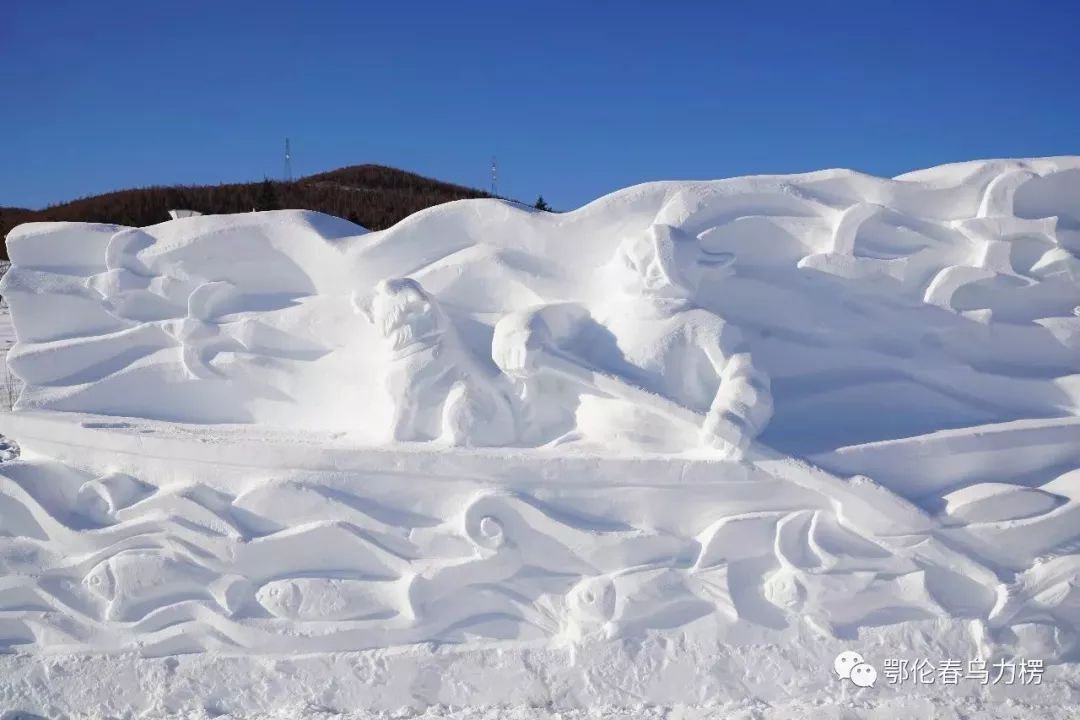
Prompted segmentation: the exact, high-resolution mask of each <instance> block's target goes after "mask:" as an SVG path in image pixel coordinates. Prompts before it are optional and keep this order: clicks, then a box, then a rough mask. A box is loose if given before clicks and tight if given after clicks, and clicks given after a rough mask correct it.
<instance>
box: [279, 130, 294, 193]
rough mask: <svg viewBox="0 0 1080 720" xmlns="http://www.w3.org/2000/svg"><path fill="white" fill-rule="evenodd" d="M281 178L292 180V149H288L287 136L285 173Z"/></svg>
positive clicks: (287, 180)
mask: <svg viewBox="0 0 1080 720" xmlns="http://www.w3.org/2000/svg"><path fill="white" fill-rule="evenodd" d="M281 179H282V180H284V181H285V182H292V150H291V149H289V138H285V174H284V177H282V178H281Z"/></svg>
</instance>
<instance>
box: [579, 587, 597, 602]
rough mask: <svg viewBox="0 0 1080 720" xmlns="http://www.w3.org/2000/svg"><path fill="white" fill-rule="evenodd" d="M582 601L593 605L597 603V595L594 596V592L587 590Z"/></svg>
mask: <svg viewBox="0 0 1080 720" xmlns="http://www.w3.org/2000/svg"><path fill="white" fill-rule="evenodd" d="M582 599H583V600H585V602H587V603H589V604H590V605H591V604H593V603H594V602H596V595H594V594H593V591H592V590H586V591H585V594H584V595H583V596H582Z"/></svg>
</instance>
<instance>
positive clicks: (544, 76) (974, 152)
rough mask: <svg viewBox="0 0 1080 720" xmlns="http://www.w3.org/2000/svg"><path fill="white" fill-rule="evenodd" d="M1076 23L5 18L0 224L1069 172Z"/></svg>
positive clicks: (903, 7)
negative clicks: (362, 180)
mask: <svg viewBox="0 0 1080 720" xmlns="http://www.w3.org/2000/svg"><path fill="white" fill-rule="evenodd" d="M1078 31H1080V2H1076V1H1075V0H1062V1H1060V2H1052V1H1050V0H1046V1H1039V2H1030V3H1028V2H1021V0H1010V1H1008V2H1004V1H1000V0H970V1H968V0H959V1H955V2H953V1H950V0H939V1H929V0H907V1H897V2H887V1H886V0H868V1H863V2H856V1H855V0H851V1H850V2H839V1H836V2H830V1H829V0H816V1H806V2H753V1H751V0H747V1H746V2H742V1H740V2H706V1H705V0H677V1H674V2H659V1H655V0H653V1H646V0H640V1H638V0H623V1H622V2H615V1H607V0H604V1H600V0H597V1H595V2H594V1H591V0H576V1H574V0H572V1H569V2H561V1H560V0H549V1H545V2H531V3H520V2H511V1H509V0H502V1H501V2H472V1H470V0H461V1H460V2H458V1H450V0H440V1H438V2H434V1H433V2H417V3H409V2H389V1H387V2H379V3H376V2H363V1H362V0H357V1H354V2H322V1H319V0H312V1H311V2H300V1H299V0H298V1H297V2H288V3H286V2H277V1H275V0H262V1H261V2H240V1H236V2H234V1H232V0H220V2H201V1H199V0H192V1H190V2H183V3H180V2H169V1H168V0H140V1H139V2H112V1H110V0H95V1H94V2H84V1H79V2H75V1H72V2H62V1H59V0H0V87H2V88H3V91H4V92H3V97H4V99H5V101H4V107H3V108H2V109H0V139H2V143H3V146H2V152H0V205H14V206H27V207H41V206H43V205H47V204H50V203H54V202H59V201H64V200H69V199H72V198H75V197H78V196H84V195H90V194H96V193H99V192H104V191H108V190H112V189H120V188H126V187H132V186H138V185H147V184H173V183H216V182H226V181H241V180H253V179H255V180H257V179H261V178H262V177H263V176H270V177H278V176H280V175H281V172H282V145H283V142H284V138H285V136H286V135H287V136H289V137H290V138H291V139H292V143H293V149H294V174H296V175H303V174H310V173H314V172H318V171H322V170H328V169H332V168H335V167H339V166H342V165H350V164H356V163H369V162H371V163H383V164H388V165H395V166H398V167H402V168H406V169H409V170H414V171H417V172H420V173H423V174H426V175H431V176H434V177H438V178H442V179H446V180H451V181H456V182H460V183H465V184H469V185H474V186H479V187H487V184H488V165H489V162H490V158H491V156H492V154H495V155H497V156H498V158H499V165H500V175H501V182H500V187H499V189H500V191H501V192H502V193H503V194H506V195H511V196H514V197H517V198H520V199H523V200H529V201H531V200H532V199H534V198H535V197H536V195H537V194H538V193H543V195H544V196H545V198H547V199H548V201H549V202H551V203H552V204H553V205H555V206H556V207H559V208H562V209H569V208H572V207H576V206H578V205H580V204H583V203H585V202H587V201H589V200H591V199H593V198H596V197H598V196H600V195H603V194H605V193H607V192H609V191H612V190H615V189H618V188H620V187H624V186H626V185H630V184H633V183H637V182H641V181H645V180H656V179H685V178H717V177H727V176H731V175H742V174H749V173H763V172H798V171H804V170H812V169H818V168H822V167H852V168H856V169H859V170H864V171H867V172H872V173H876V174H881V175H894V174H897V173H900V172H904V171H906V170H909V169H915V168H919V167H925V166H928V165H934V164H938V163H942V162H949V161H954V160H964V159H975V158H985V157H1001V156H1032V155H1055V154H1077V153H1080V39H1078Z"/></svg>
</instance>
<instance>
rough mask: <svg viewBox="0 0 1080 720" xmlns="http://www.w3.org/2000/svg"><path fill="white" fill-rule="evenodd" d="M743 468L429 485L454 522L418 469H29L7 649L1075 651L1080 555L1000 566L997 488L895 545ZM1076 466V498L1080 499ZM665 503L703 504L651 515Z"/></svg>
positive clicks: (16, 536) (1040, 513) (6, 579)
mask: <svg viewBox="0 0 1080 720" xmlns="http://www.w3.org/2000/svg"><path fill="white" fill-rule="evenodd" d="M734 467H735V466H727V465H724V464H716V465H715V466H714V467H713V468H712V470H713V472H714V474H715V477H716V478H717V479H716V480H714V481H713V482H708V483H689V484H684V485H682V486H679V485H677V484H676V485H672V486H670V487H668V488H664V489H660V488H656V487H653V488H645V489H643V488H641V487H639V486H637V485H636V484H631V485H626V486H624V487H618V486H615V487H608V488H606V489H605V488H602V487H600V486H597V485H593V486H592V489H591V490H585V489H584V488H587V487H589V486H590V483H589V478H588V477H581V478H579V480H580V481H581V482H582V483H583V486H582V488H578V489H577V490H575V491H573V492H571V493H570V494H567V493H566V491H565V489H559V486H557V485H546V486H545V485H544V484H539V485H533V486H532V487H531V488H530V489H527V490H526V489H520V488H514V489H509V488H499V487H497V485H494V484H492V483H491V482H478V481H477V480H476V479H475V478H474V479H473V480H471V481H470V482H467V483H465V484H463V485H456V486H455V487H454V489H453V490H452V491H451V490H440V489H439V487H438V486H439V485H440V483H429V485H428V489H427V490H426V491H423V492H425V494H428V495H433V494H434V495H440V494H441V495H442V496H443V497H441V498H438V500H437V501H432V500H430V499H429V500H428V502H429V503H430V502H437V504H438V505H439V506H440V507H441V508H442V509H443V510H444V511H445V510H446V509H448V508H454V510H453V511H452V512H442V513H441V514H440V515H439V516H436V515H434V514H430V513H428V512H426V511H425V509H424V503H423V502H417V501H416V497H415V495H416V493H418V492H421V491H419V490H416V489H414V492H412V493H410V492H408V491H402V490H400V489H399V490H397V491H395V492H383V489H384V488H385V487H391V485H390V484H387V485H385V486H380V485H379V483H380V482H383V483H387V482H389V483H393V486H396V487H398V488H400V487H401V486H402V483H408V482H410V481H415V480H418V478H408V477H407V476H404V477H396V478H393V479H392V480H387V479H386V478H381V479H380V478H379V477H377V474H376V473H372V474H371V475H370V476H368V477H366V478H364V477H362V476H355V475H354V476H351V477H347V478H342V477H334V476H331V475H325V474H324V475H319V474H309V475H307V476H303V477H294V478H288V479H276V480H273V479H263V480H262V481H260V482H256V483H249V484H248V488H247V489H245V490H242V491H239V492H226V491H223V490H222V489H220V488H214V487H210V486H209V485H206V484H201V483H179V484H176V485H167V486H164V487H156V486H154V485H151V484H148V483H145V482H143V481H141V480H140V479H139V478H135V477H132V476H130V475H125V474H120V473H113V474H106V475H93V474H88V473H85V472H80V471H77V470H75V469H73V468H71V467H69V466H66V465H62V464H60V463H57V462H49V461H19V462H15V463H9V464H5V465H4V467H3V468H2V469H0V471H2V472H0V516H2V517H3V519H4V535H3V536H2V537H0V638H2V644H3V646H4V647H6V648H8V649H21V650H33V649H37V650H46V649H47V650H48V651H49V652H51V653H55V652H64V651H77V650H93V651H121V650H138V651H139V652H141V653H143V654H146V655H151V656H160V655H167V654H175V653H185V652H199V651H203V650H213V649H218V650H220V649H228V650H235V651H243V652H251V653H273V652H284V651H287V652H289V653H303V652H315V651H343V650H360V649H366V648H376V647H381V648H385V647H394V646H405V645H413V644H417V643H427V642H434V643H461V642H469V643H471V644H470V647H472V648H474V649H475V648H482V647H485V646H486V645H491V646H495V645H498V644H499V643H505V642H507V641H514V642H523V643H541V644H542V645H544V646H565V645H574V644H580V643H590V642H594V641H599V640H612V639H619V638H641V637H644V636H645V635H647V634H649V633H651V632H653V631H657V630H672V629H679V628H688V627H691V626H694V625H695V624H698V625H699V627H708V628H710V632H713V633H717V634H719V635H720V636H727V637H729V638H731V640H732V641H733V642H752V641H753V639H754V638H757V639H759V640H760V639H763V638H768V637H769V636H770V633H776V632H780V631H783V630H784V629H785V628H788V627H791V626H798V627H802V628H809V629H810V630H811V631H813V632H815V633H818V634H820V635H821V636H823V637H839V638H844V637H853V636H854V635H855V634H856V633H857V632H858V631H859V629H860V628H864V627H868V626H881V625H894V624H898V623H905V622H909V621H918V620H932V619H935V618H947V619H956V618H967V619H970V620H971V621H973V622H972V625H971V628H972V637H971V640H972V642H974V643H976V645H978V646H981V647H983V648H984V649H985V650H986V652H987V653H991V652H995V651H1015V652H1019V651H1023V650H1026V651H1028V652H1029V653H1032V654H1033V656H1034V655H1038V656H1040V657H1045V658H1047V659H1055V658H1065V657H1067V656H1068V655H1069V653H1070V652H1072V651H1073V648H1074V646H1075V642H1076V637H1075V631H1074V630H1072V628H1075V627H1076V626H1077V625H1078V624H1080V602H1078V601H1080V595H1078V594H1077V592H1078V591H1077V590H1076V589H1075V586H1076V584H1077V580H1078V579H1080V554H1078V553H1077V552H1075V551H1070V550H1069V549H1068V543H1065V544H1063V545H1060V546H1059V547H1058V548H1057V552H1056V553H1055V554H1054V556H1053V557H1052V558H1049V557H1048V559H1047V560H1046V561H1045V562H1039V563H1036V564H1035V565H1034V566H1033V567H1032V568H1030V569H1026V570H1021V571H1016V572H1007V571H1005V570H1003V569H1002V568H1001V567H1000V566H999V565H998V564H996V563H995V562H994V560H993V558H992V557H990V556H991V555H992V553H991V552H990V551H989V549H988V547H987V545H988V544H989V542H992V541H993V534H992V532H991V533H990V535H989V536H988V535H986V533H987V532H988V527H989V528H993V527H995V518H994V517H993V516H992V513H993V512H995V510H996V511H997V512H998V513H1000V512H1001V510H1000V508H1001V503H1002V500H1003V499H1004V498H1003V497H1001V492H1003V491H1001V490H1000V488H998V489H995V488H989V489H984V490H982V491H976V492H968V493H967V495H969V496H970V497H967V498H964V497H959V498H957V497H952V498H951V499H950V503H951V511H950V512H951V514H950V513H949V512H943V513H942V515H941V516H939V517H926V518H925V519H926V522H925V523H923V525H922V526H921V527H919V526H917V525H914V524H912V525H909V526H908V527H907V528H906V529H904V528H901V529H900V530H901V531H899V532H897V528H896V527H893V528H892V529H891V531H890V532H884V531H879V532H876V533H875V532H869V531H868V528H869V527H870V525H872V521H871V520H870V519H869V518H868V516H866V515H865V514H863V513H860V511H858V509H857V505H856V504H853V502H852V501H851V499H850V498H846V499H845V498H843V497H840V498H839V499H837V498H832V499H830V498H829V497H826V496H825V495H824V494H823V493H820V492H808V491H807V490H806V488H805V487H804V488H799V487H798V486H797V485H795V484H786V483H785V482H784V481H780V480H777V478H776V477H769V476H768V475H765V474H761V471H760V470H756V471H754V472H757V473H759V474H758V475H756V476H755V475H754V474H753V472H752V473H751V474H750V475H743V476H742V477H741V479H737V478H738V477H739V474H738V472H736V471H735V470H734V469H733V468H734ZM725 473H727V474H728V476H727V479H726V480H725V479H723V478H724V477H725ZM732 474H734V476H735V478H733V477H732ZM1075 475H1076V474H1075V472H1074V473H1071V474H1067V475H1066V476H1063V479H1062V481H1061V482H1060V483H1059V485H1062V486H1072V485H1075ZM1070 478H1071V480H1070ZM373 483H374V485H373ZM447 484H449V481H448V482H447ZM357 487H365V488H366V491H365V492H364V493H363V494H361V493H359V492H356V491H355V490H354V489H350V488H357ZM976 487H977V486H976ZM876 492H883V493H887V491H885V490H884V489H883V488H877V489H876ZM1029 492H1036V491H1029ZM575 493H576V494H575ZM612 493H618V494H620V495H622V496H623V497H622V498H621V499H618V500H615V499H612V497H611V494H612ZM663 493H674V494H677V495H681V496H682V497H684V498H686V502H688V503H693V504H694V506H695V507H694V508H693V509H692V510H691V509H687V511H686V515H685V517H683V518H681V519H672V518H662V517H652V519H651V520H650V506H651V505H654V504H656V503H659V502H662V501H663V498H661V497H660V495H661V494H663ZM1022 494H1023V493H1022V492H1020V491H1014V494H1013V495H1012V497H1011V502H1012V504H1013V505H1014V506H1015V505H1016V504H1017V503H1021V504H1025V503H1026V506H1027V507H1026V510H1025V512H1026V513H1027V514H1028V517H1026V518H1025V519H1024V520H1023V522H1024V523H1026V528H1027V529H1026V532H1027V533H1028V534H1033V535H1038V534H1039V533H1041V532H1042V531H1043V530H1045V529H1046V528H1048V527H1049V528H1053V527H1057V528H1059V530H1060V528H1062V527H1064V526H1063V523H1064V524H1066V525H1067V524H1068V517H1065V516H1063V513H1066V514H1067V515H1068V516H1072V517H1075V514H1076V504H1075V501H1072V500H1069V501H1067V502H1065V504H1064V505H1062V504H1061V503H1059V502H1049V503H1044V502H1038V501H1036V502H1030V501H1025V500H1024V498H1022V497H1020V496H1021V495H1022ZM1005 500H1006V502H1009V500H1008V499H1005ZM418 508H419V509H418ZM959 509H963V510H964V512H961V511H960V510H959ZM1015 514H1016V513H1015V512H1014V513H1012V515H1015ZM1016 522H1018V521H1016V520H1005V521H999V522H997V525H996V527H998V529H999V530H1000V529H1002V528H1006V529H1007V528H1008V527H1011V525H1014V524H1015V523H1016ZM980 533H982V535H980ZM1059 534H1060V533H1059ZM1065 534H1066V535H1069V536H1070V537H1071V538H1072V540H1073V541H1075V540H1076V537H1075V535H1076V533H1075V532H1068V533H1065ZM980 538H981V544H980ZM965 546H966V547H965Z"/></svg>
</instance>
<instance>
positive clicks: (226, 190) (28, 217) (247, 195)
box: [0, 165, 491, 258]
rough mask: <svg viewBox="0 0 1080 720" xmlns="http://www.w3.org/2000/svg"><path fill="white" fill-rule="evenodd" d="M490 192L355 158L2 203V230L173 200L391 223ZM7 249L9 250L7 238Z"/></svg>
mask: <svg viewBox="0 0 1080 720" xmlns="http://www.w3.org/2000/svg"><path fill="white" fill-rule="evenodd" d="M484 197H491V195H489V194H488V193H486V192H483V191H481V190H477V189H475V188H470V187H465V186H463V185H454V184H452V183H446V182H442V181H440V180H434V179H432V178H427V177H423V176H422V175H417V174H415V173H411V172H406V171H405V170H399V169H397V168H392V167H385V166H382V165H353V166H350V167H343V168H339V169H337V170H331V171H329V172H324V173H319V174H317V175H309V176H307V177H303V178H300V179H298V180H294V181H292V182H278V181H273V180H263V181H259V182H251V183H233V184H227V185H186V186H185V185H176V186H169V187H161V186H155V187H145V188H135V189H132V190H118V191H115V192H110V193H105V194H103V195H95V196H93V197H87V198H81V199H79V200H73V201H71V202H66V203H61V204H58V205H52V206H50V207H47V208H44V209H42V210H28V209H25V208H2V207H0V236H6V235H7V234H8V232H10V231H11V229H12V228H14V227H15V226H16V225H20V224H22V223H26V222H40V221H57V220H70V221H81V222H108V223H116V224H118V225H130V226H137V227H142V226H146V225H154V224H156V223H159V222H164V221H165V220H168V219H169V214H168V211H169V210H171V209H174V208H185V209H190V210H196V211H198V212H200V213H203V214H217V213H235V212H248V211H251V210H253V209H254V210H275V209H279V208H294V209H303V210H316V211H318V212H323V213H327V214H329V215H335V216H337V217H341V218H345V219H347V220H350V221H352V222H354V223H356V224H357V225H363V226H364V227H366V228H368V229H369V230H381V229H384V228H388V227H390V226H391V225H393V224H394V223H396V222H398V221H399V220H401V219H403V218H405V217H408V216H409V215H412V214H413V213H414V212H417V211H418V210H423V209H424V208H428V207H431V206H432V205H439V204H441V203H445V202H450V201H452V200H464V199H470V198H484ZM0 255H2V257H4V258H6V257H7V251H6V248H3V247H2V246H0Z"/></svg>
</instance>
